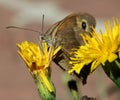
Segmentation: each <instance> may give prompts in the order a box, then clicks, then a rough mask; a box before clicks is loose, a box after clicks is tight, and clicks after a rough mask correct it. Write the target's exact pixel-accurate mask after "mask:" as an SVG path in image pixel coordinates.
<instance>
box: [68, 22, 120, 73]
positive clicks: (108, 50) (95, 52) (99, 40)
mask: <svg viewBox="0 0 120 100" xmlns="http://www.w3.org/2000/svg"><path fill="white" fill-rule="evenodd" d="M91 36H92V37H91ZM91 36H89V35H87V34H85V35H82V37H83V39H84V42H85V45H83V46H80V47H79V49H75V51H73V52H72V55H73V56H74V57H71V61H70V64H71V65H72V68H71V69H70V70H69V71H68V73H72V72H74V71H75V72H76V73H77V74H80V72H81V69H82V68H83V67H84V66H85V65H88V64H91V68H90V72H93V71H94V70H95V69H96V68H97V67H98V66H99V65H102V66H105V63H106V62H107V61H108V62H110V63H111V62H113V61H114V60H116V59H117V58H118V54H117V53H118V52H120V24H119V23H118V21H114V24H113V26H112V24H111V23H106V24H105V33H103V32H101V33H100V34H98V33H97V32H96V30H94V31H93V32H92V33H91Z"/></svg>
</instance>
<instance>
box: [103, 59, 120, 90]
mask: <svg viewBox="0 0 120 100" xmlns="http://www.w3.org/2000/svg"><path fill="white" fill-rule="evenodd" d="M102 68H103V70H104V71H105V73H106V74H107V76H108V77H109V78H110V79H111V80H112V81H113V82H114V83H115V84H116V85H117V86H118V87H119V88H120V59H119V58H118V59H116V60H115V61H113V62H111V63H110V62H108V61H107V62H106V63H105V65H104V66H102Z"/></svg>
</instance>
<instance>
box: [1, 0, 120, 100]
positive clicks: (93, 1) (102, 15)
mask: <svg viewBox="0 0 120 100" xmlns="http://www.w3.org/2000/svg"><path fill="white" fill-rule="evenodd" d="M119 10H120V1H119V0H71V1H70V0H0V100H40V99H39V95H38V93H37V88H36V85H35V83H34V80H33V78H32V76H31V75H30V73H29V72H28V70H27V68H26V65H25V64H24V62H23V61H22V59H21V58H20V57H19V56H18V54H17V50H18V48H17V47H16V43H21V42H22V41H25V40H28V41H31V42H37V43H38V41H39V37H38V36H39V34H38V33H35V32H30V31H24V30H18V29H6V27H7V26H10V25H14V26H19V27H24V28H29V29H34V30H37V31H40V32H41V21H42V15H43V14H44V15H45V21H44V32H46V31H47V29H48V28H49V27H50V26H51V25H52V24H54V23H56V22H57V21H59V20H61V19H63V18H64V17H65V16H67V15H69V14H70V13H74V12H87V13H90V14H92V15H93V16H94V17H95V18H96V20H97V29H103V26H102V25H103V21H104V20H108V19H110V20H112V18H113V17H114V18H120V12H119ZM52 70H53V73H52V80H53V82H54V84H55V87H56V91H57V98H56V100H72V98H71V96H70V94H69V92H68V89H67V87H66V85H64V82H63V77H64V74H63V73H62V71H61V69H60V68H59V67H58V66H56V65H55V64H54V63H53V67H52ZM80 86H81V85H80ZM114 86H115V85H114V83H113V82H112V81H111V80H110V79H108V78H107V76H106V75H105V74H104V72H103V70H102V69H101V68H98V69H97V70H96V71H95V72H94V73H93V74H91V75H90V76H89V77H88V81H87V84H86V85H85V86H81V95H87V96H90V97H95V98H97V100H118V99H117V97H118V95H117V94H118V93H117V92H114V91H112V92H111V91H109V89H110V88H112V87H114ZM119 100H120V99H119Z"/></svg>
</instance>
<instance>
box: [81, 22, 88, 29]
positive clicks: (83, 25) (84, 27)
mask: <svg viewBox="0 0 120 100" xmlns="http://www.w3.org/2000/svg"><path fill="white" fill-rule="evenodd" d="M86 27H87V25H86V22H84V21H83V22H82V28H83V29H84V30H86Z"/></svg>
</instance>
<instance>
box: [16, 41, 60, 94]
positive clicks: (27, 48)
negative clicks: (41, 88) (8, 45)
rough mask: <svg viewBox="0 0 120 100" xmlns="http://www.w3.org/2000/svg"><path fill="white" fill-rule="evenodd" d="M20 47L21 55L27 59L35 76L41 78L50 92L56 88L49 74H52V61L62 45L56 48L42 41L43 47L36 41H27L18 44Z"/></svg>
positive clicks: (29, 67)
mask: <svg viewBox="0 0 120 100" xmlns="http://www.w3.org/2000/svg"><path fill="white" fill-rule="evenodd" d="M17 46H18V47H19V49H20V50H19V51H18V53H19V55H20V56H21V57H22V58H23V60H24V61H25V63H26V65H27V67H28V69H29V71H30V72H31V74H32V75H33V77H34V78H40V79H41V80H42V82H43V84H45V86H46V87H47V89H48V90H49V91H50V92H54V89H53V87H52V85H51V83H50V82H49V80H48V79H49V78H48V74H50V70H49V69H50V68H49V67H50V63H51V61H52V57H53V56H54V55H55V53H57V51H59V49H60V47H58V48H57V49H56V50H54V47H53V46H48V45H47V43H46V42H43V43H41V47H40V46H39V45H37V44H35V43H29V42H27V41H25V42H22V43H21V44H17Z"/></svg>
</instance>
